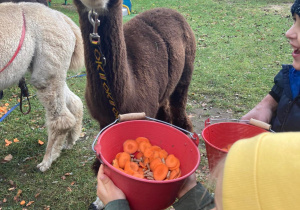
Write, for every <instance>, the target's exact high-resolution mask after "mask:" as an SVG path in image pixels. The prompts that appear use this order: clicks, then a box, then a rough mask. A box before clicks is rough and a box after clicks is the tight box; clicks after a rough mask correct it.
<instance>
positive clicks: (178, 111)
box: [170, 64, 193, 132]
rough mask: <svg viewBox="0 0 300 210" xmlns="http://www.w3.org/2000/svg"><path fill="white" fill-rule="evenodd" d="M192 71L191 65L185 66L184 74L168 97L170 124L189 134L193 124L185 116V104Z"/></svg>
mask: <svg viewBox="0 0 300 210" xmlns="http://www.w3.org/2000/svg"><path fill="white" fill-rule="evenodd" d="M192 69H193V65H192V64H191V65H186V66H185V69H184V73H183V75H182V76H181V79H180V81H179V83H178V84H177V86H176V88H175V90H174V92H173V93H172V95H171V97H170V109H171V116H172V123H173V124H174V125H176V126H178V127H180V128H183V129H185V130H188V131H190V132H193V124H192V122H191V120H190V119H189V117H188V116H187V114H186V104H187V97H188V88H189V84H190V81H191V77H192Z"/></svg>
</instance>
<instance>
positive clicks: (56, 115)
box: [36, 80, 76, 172]
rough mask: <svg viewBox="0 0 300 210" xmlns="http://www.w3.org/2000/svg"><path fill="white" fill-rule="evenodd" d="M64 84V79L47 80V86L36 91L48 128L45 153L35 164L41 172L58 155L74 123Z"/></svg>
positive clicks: (47, 167) (48, 166)
mask: <svg viewBox="0 0 300 210" xmlns="http://www.w3.org/2000/svg"><path fill="white" fill-rule="evenodd" d="M65 86H66V83H65V81H57V80H56V81H53V80H52V81H48V86H46V87H44V88H38V91H37V96H38V98H39V99H40V101H41V102H42V103H43V105H44V107H45V110H46V120H47V123H46V125H47V128H48V144H47V148H46V153H45V155H44V158H43V161H42V162H41V163H40V164H38V165H37V167H38V168H39V169H40V170H41V171H43V172H44V171H46V170H47V169H49V168H50V166H51V164H52V162H53V161H54V160H55V159H57V158H58V157H59V155H60V153H61V149H62V145H63V143H64V141H65V139H66V136H67V133H68V131H69V130H70V129H71V128H73V127H74V125H75V124H76V120H75V117H74V116H73V114H72V113H71V112H70V111H69V109H68V108H67V105H66V98H65V97H66V96H65V95H66V94H65ZM36 87H38V86H37V85H36Z"/></svg>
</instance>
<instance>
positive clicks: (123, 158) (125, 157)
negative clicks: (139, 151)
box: [118, 152, 130, 168]
mask: <svg viewBox="0 0 300 210" xmlns="http://www.w3.org/2000/svg"><path fill="white" fill-rule="evenodd" d="M128 160H129V161H130V155H129V154H128V153H127V152H122V153H121V154H120V156H119V160H118V162H119V167H120V168H124V167H125V163H126V162H127V161H128Z"/></svg>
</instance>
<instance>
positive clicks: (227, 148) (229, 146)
mask: <svg viewBox="0 0 300 210" xmlns="http://www.w3.org/2000/svg"><path fill="white" fill-rule="evenodd" d="M231 146H232V144H228V145H227V146H226V147H223V148H222V150H225V151H226V152H228V151H229V150H230V148H231Z"/></svg>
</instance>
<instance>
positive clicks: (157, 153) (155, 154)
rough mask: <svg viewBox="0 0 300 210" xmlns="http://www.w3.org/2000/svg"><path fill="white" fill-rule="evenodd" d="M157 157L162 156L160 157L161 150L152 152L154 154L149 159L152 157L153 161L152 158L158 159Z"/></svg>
mask: <svg viewBox="0 0 300 210" xmlns="http://www.w3.org/2000/svg"><path fill="white" fill-rule="evenodd" d="M156 158H160V157H159V152H157V151H154V152H153V154H152V156H151V157H150V158H149V159H150V162H151V161H152V160H154V159H156Z"/></svg>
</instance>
